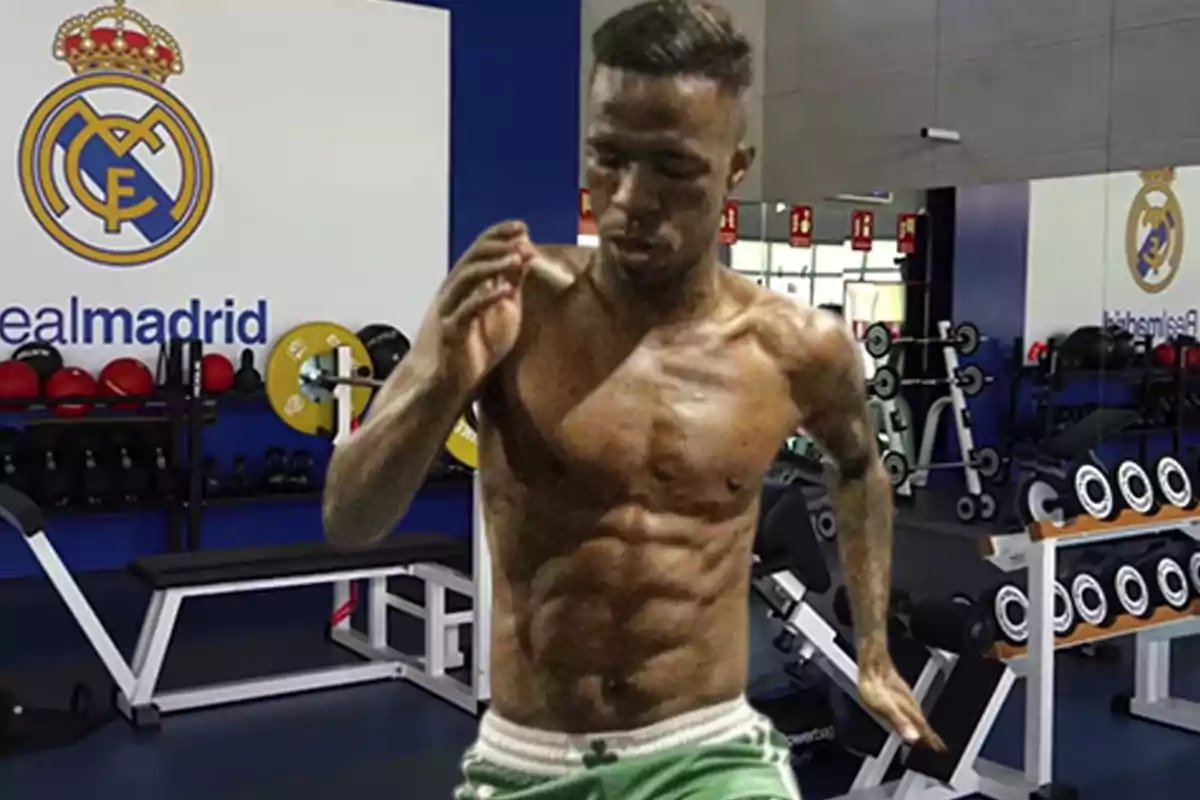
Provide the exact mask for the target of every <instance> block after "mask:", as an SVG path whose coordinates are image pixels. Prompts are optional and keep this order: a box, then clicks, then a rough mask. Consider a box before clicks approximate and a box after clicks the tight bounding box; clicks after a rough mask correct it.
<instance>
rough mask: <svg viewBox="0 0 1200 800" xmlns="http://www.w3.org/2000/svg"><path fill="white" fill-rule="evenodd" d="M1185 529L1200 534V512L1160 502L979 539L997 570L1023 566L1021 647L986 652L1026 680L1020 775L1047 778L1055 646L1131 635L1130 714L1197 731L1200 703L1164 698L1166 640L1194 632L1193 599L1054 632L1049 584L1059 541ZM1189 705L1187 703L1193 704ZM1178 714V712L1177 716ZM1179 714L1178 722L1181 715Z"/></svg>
mask: <svg viewBox="0 0 1200 800" xmlns="http://www.w3.org/2000/svg"><path fill="white" fill-rule="evenodd" d="M1177 530H1179V531H1184V532H1185V533H1187V534H1188V535H1189V536H1191V537H1192V538H1193V539H1200V510H1184V509H1180V508H1176V507H1173V506H1164V507H1163V508H1161V509H1159V510H1158V512H1157V513H1155V514H1153V515H1145V514H1138V513H1135V512H1132V511H1130V510H1128V509H1127V510H1124V511H1122V512H1120V513H1119V514H1118V515H1117V517H1116V518H1115V519H1113V520H1111V521H1103V520H1097V519H1093V518H1091V517H1079V518H1076V519H1073V520H1070V521H1068V522H1065V523H1062V524H1060V525H1056V524H1054V523H1051V522H1034V523H1031V524H1030V525H1029V526H1027V527H1026V528H1025V529H1024V530H1021V531H1016V532H1014V533H1010V534H1006V535H999V536H989V537H986V538H984V539H983V540H981V542H980V550H981V554H982V556H983V557H984V558H985V559H987V560H988V561H991V562H992V563H993V564H995V565H996V566H997V567H999V568H1000V569H1002V570H1004V571H1006V572H1012V571H1016V570H1020V569H1027V570H1028V598H1029V610H1028V627H1029V639H1028V642H1027V644H1026V645H1024V646H1021V647H1017V646H1012V645H1007V644H1005V645H997V646H996V647H995V648H994V650H993V652H994V653H995V654H996V655H997V656H999V657H1000V658H1001V659H1003V660H1005V661H1008V662H1009V663H1010V664H1012V665H1013V667H1014V669H1017V670H1018V671H1019V672H1020V673H1021V674H1022V675H1023V676H1024V677H1025V680H1026V692H1025V777H1026V779H1027V780H1028V781H1029V782H1030V783H1031V784H1033V785H1035V786H1046V785H1048V784H1050V783H1051V780H1052V776H1053V766H1054V757H1053V756H1054V748H1053V742H1054V657H1055V653H1056V652H1057V651H1058V650H1060V649H1066V648H1069V647H1073V646H1077V645H1081V644H1085V643H1088V642H1093V641H1099V640H1101V639H1110V638H1114V637H1117V636H1123V635H1127V634H1133V635H1134V637H1135V639H1136V642H1137V644H1136V651H1137V653H1136V658H1135V679H1134V683H1135V686H1136V693H1135V695H1134V696H1133V697H1132V698H1130V702H1129V704H1128V706H1129V708H1130V713H1133V714H1136V715H1137V716H1139V717H1141V718H1145V719H1150V720H1153V721H1164V720H1169V721H1168V722H1167V724H1172V725H1175V726H1176V727H1182V728H1185V729H1187V730H1191V731H1194V732H1197V733H1200V705H1196V704H1190V705H1189V706H1188V709H1187V710H1186V712H1182V711H1179V710H1178V708H1179V707H1181V706H1182V705H1184V704H1187V701H1183V700H1181V699H1179V698H1174V697H1171V696H1170V690H1169V680H1168V678H1169V673H1170V642H1171V640H1172V639H1174V638H1181V637H1184V636H1192V635H1196V634H1198V633H1200V601H1197V600H1193V602H1192V604H1191V606H1190V607H1189V608H1187V609H1185V610H1183V611H1172V610H1169V609H1164V608H1160V609H1157V610H1155V612H1154V613H1153V614H1151V615H1150V617H1149V618H1147V619H1139V618H1137V617H1131V616H1128V615H1122V616H1119V617H1118V618H1117V619H1116V621H1115V622H1114V623H1113V624H1112V625H1111V626H1109V627H1107V628H1098V627H1093V626H1091V625H1088V624H1086V623H1082V622H1081V623H1080V624H1079V625H1078V627H1077V628H1076V629H1075V630H1074V631H1073V632H1072V633H1071V634H1070V635H1069V636H1065V637H1062V638H1061V639H1058V638H1056V637H1055V635H1054V583H1055V577H1056V575H1057V572H1058V550H1059V548H1060V547H1074V546H1080V545H1089V544H1093V543H1097V542H1103V541H1112V540H1117V539H1130V538H1134V537H1139V536H1146V535H1153V534H1165V533H1167V532H1168V531H1177ZM1193 706H1194V708H1193ZM1181 714H1182V715H1183V717H1181V716H1180V715H1181ZM1181 719H1182V721H1181Z"/></svg>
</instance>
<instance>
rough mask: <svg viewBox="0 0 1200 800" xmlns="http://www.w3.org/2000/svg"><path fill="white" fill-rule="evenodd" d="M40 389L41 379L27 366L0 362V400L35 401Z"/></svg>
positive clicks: (13, 362)
mask: <svg viewBox="0 0 1200 800" xmlns="http://www.w3.org/2000/svg"><path fill="white" fill-rule="evenodd" d="M41 388H42V379H41V378H40V377H39V376H38V374H37V370H35V369H34V368H33V367H31V366H30V365H29V364H26V363H25V362H24V361H2V362H0V399H4V400H35V399H37V396H38V394H39V393H40V392H41ZM0 405H3V404H0Z"/></svg>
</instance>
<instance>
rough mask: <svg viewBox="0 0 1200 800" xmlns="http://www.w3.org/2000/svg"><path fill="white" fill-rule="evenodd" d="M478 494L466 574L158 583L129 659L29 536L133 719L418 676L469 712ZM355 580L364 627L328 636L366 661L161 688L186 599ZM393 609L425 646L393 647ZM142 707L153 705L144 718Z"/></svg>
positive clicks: (482, 588)
mask: <svg viewBox="0 0 1200 800" xmlns="http://www.w3.org/2000/svg"><path fill="white" fill-rule="evenodd" d="M336 354H337V357H336V374H337V375H339V376H341V377H350V376H351V370H352V367H353V363H352V360H351V358H350V348H348V347H339V348H337V351H336ZM349 389H350V387H349V386H348V385H340V386H338V387H337V388H336V389H335V390H334V399H335V403H336V407H335V427H336V431H335V435H334V440H333V441H334V445H335V446H337V445H339V444H341V443H343V442H344V441H345V440H346V437H347V436H349V434H350V432H351V429H352V415H351V404H350V397H349ZM473 492H474V500H473V502H474V505H475V517H474V524H475V534H474V544H473V555H474V559H473V565H474V566H473V572H474V574H473V575H464V574H462V573H460V572H458V571H456V570H453V569H450V568H448V567H446V566H444V565H440V564H435V563H415V564H404V565H389V566H383V567H373V568H363V569H347V570H338V571H334V572H324V573H312V574H306V575H291V576H287V577H282V578H267V579H259V580H242V581H229V582H224V583H215V584H208V585H201V586H183V587H176V588H170V589H159V590H156V591H155V592H154V593H153V594H152V596H151V598H150V604H149V607H148V608H147V610H146V616H145V618H144V620H143V622H142V629H141V633H140V635H139V636H138V641H137V645H136V647H135V649H134V653H133V656H132V658H130V659H126V658H125V656H124V655H123V654H122V653H121V651H120V649H119V648H118V647H117V645H116V643H115V642H114V641H113V639H112V637H111V636H110V635H109V633H108V630H107V629H106V628H105V627H104V624H103V623H102V622H101V621H100V618H99V617H98V616H97V615H96V612H95V610H94V609H93V608H92V606H91V604H90V603H89V602H88V600H87V598H86V597H85V596H84V594H83V592H82V590H81V589H80V588H79V584H78V583H77V582H76V581H75V578H74V577H73V576H72V575H71V573H70V571H69V570H68V569H67V567H66V565H65V564H64V563H63V561H62V559H61V558H60V557H59V555H58V552H57V551H56V550H55V549H54V546H53V545H52V544H51V543H50V539H49V538H48V537H47V536H46V533H45V531H37V532H35V533H33V534H31V535H29V536H26V537H24V539H25V541H26V542H28V543H29V548H30V550H31V551H32V552H33V555H34V557H35V558H37V560H38V563H39V564H41V566H42V569H43V571H44V572H45V573H46V575H47V577H48V578H49V579H50V582H51V584H52V585H53V586H54V588H55V590H56V591H57V592H58V594H59V596H60V597H61V598H62V600H63V602H64V603H65V604H66V606H67V609H68V610H69V611H70V612H71V615H72V616H73V617H75V621H76V622H77V623H78V624H79V627H80V629H81V630H82V631H83V633H84V636H86V637H87V639H88V642H89V643H90V644H91V646H92V648H93V649H94V650H95V651H96V655H97V656H99V658H100V660H101V662H103V664H104V667H105V669H106V670H107V671H108V673H109V675H110V676H111V677H112V679H113V683H114V684H115V686H116V693H115V703H116V706H117V708H118V710H119V711H120V712H121V713H122V714H123V715H124V716H125V717H126V718H128V719H130V720H131V721H133V722H134V723H135V724H140V723H141V722H142V721H147V722H151V723H152V722H154V721H156V720H157V717H158V716H159V715H161V714H169V713H173V712H177V711H186V710H189V709H195V708H204V707H209V706H215V705H222V704H225V703H233V702H239V701H243V700H254V699H259V698H264V697H279V696H283V695H289V694H295V693H298V692H306V691H312V690H315V689H327V688H332V687H336V686H352V685H355V684H360V683H367V682H372V681H380V680H397V679H400V680H408V681H411V682H412V683H414V684H416V685H418V686H420V687H422V688H423V689H426V690H427V691H429V692H431V693H432V694H434V695H437V696H438V697H440V698H442V699H444V700H446V701H447V702H450V703H453V704H454V705H456V706H458V707H459V708H461V709H463V710H464V711H467V712H468V713H470V714H476V713H478V711H479V703H480V702H481V701H486V700H488V699H489V697H490V682H489V674H488V666H489V664H490V660H491V659H490V655H489V653H490V643H491V620H490V611H491V572H490V563H491V562H490V557H489V554H488V550H487V539H486V537H485V536H484V535H483V513H482V509H481V507H480V503H479V497H480V485H479V475H478V473H476V476H475V479H474V484H473ZM396 577H409V578H414V579H416V580H418V581H420V583H421V585H422V587H423V595H424V596H423V602H421V603H414V602H412V601H410V600H408V599H406V598H404V597H400V596H399V595H396V594H393V593H392V592H391V591H390V590H389V589H388V580H389V579H391V578H396ZM357 581H365V582H366V584H367V591H366V614H365V617H366V630H365V631H363V630H359V629H357V628H355V627H354V625H353V620H352V619H351V618H350V617H349V616H346V617H345V618H344V619H342V620H341V621H339V622H338V623H337V624H336V625H333V626H331V627H330V630H329V635H330V639H331V640H332V641H333V642H335V643H337V644H339V645H340V646H342V647H344V648H346V649H347V650H350V651H351V652H353V653H355V654H357V655H359V656H361V657H362V658H363V659H364V663H361V664H349V665H345V666H338V667H330V668H326V669H316V670H306V671H300V672H293V673H290V674H283V675H272V676H269V677H265V678H256V679H249V680H241V681H231V682H226V683H218V684H211V685H207V686H198V687H193V688H188V689H181V690H174V691H161V690H159V688H158V681H159V677H160V675H161V673H162V667H163V664H164V662H165V660H166V655H167V649H168V648H169V646H170V644H171V636H172V634H173V633H174V631H175V624H176V622H177V620H178V618H179V610H180V607H181V606H182V605H183V601H184V600H186V599H188V598H192V597H207V596H213V595H222V594H235V593H240V592H256V591H264V590H268V589H286V588H294V587H299V586H313V585H318V584H332V585H333V602H334V608H335V609H337V608H342V607H343V606H344V604H345V603H347V602H348V601H349V600H350V598H351V590H350V587H351V585H352V584H353V583H354V582H357ZM451 593H454V594H458V595H461V596H464V597H467V598H469V599H470V601H471V603H470V607H469V608H468V609H466V610H463V611H457V612H451V611H449V609H448V603H447V601H448V599H449V597H448V596H449V594H451ZM391 610H396V611H400V612H402V613H404V614H407V615H408V616H410V617H415V618H417V619H420V620H422V621H423V622H424V637H423V642H422V645H423V646H422V649H421V652H420V653H408V652H403V651H401V650H398V649H396V648H394V647H392V646H391V644H390V640H389V635H388V633H389V632H388V616H389V611H391ZM464 625H471V626H472V632H473V635H474V647H473V650H472V653H473V656H474V657H473V659H472V660H473V661H474V664H473V665H470V668H469V669H468V672H467V675H466V676H465V677H464V678H462V679H460V678H457V677H454V676H452V675H451V674H450V671H451V670H456V669H459V668H463V667H467V666H468V665H467V664H466V657H465V654H464V653H463V650H462V647H461V629H462V627H463V626H464ZM143 712H148V713H147V714H146V716H145V717H143Z"/></svg>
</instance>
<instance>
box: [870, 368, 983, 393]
mask: <svg viewBox="0 0 1200 800" xmlns="http://www.w3.org/2000/svg"><path fill="white" fill-rule="evenodd" d="M993 380H994V379H993V378H992V377H991V376H988V375H984V374H983V370H982V369H980V368H979V367H978V366H977V365H975V364H967V365H966V366H964V367H958V368H956V369H955V370H954V375H953V376H952V377H949V378H901V377H900V373H898V372H896V370H894V369H892V368H891V367H888V366H881V367H877V368H876V369H875V374H874V375H872V376H871V380H870V381H868V383H867V389H868V390H869V391H870V393H871V394H872V395H874V396H875V397H878V398H879V399H880V400H891V399H892V398H894V397H896V396H897V395H899V394H900V388H901V387H903V386H957V387H958V388H960V389H962V393H963V394H965V395H966V396H967V397H975V396H976V395H978V394H979V393H980V392H982V391H983V387H984V386H987V385H988V384H990V383H992V381H993Z"/></svg>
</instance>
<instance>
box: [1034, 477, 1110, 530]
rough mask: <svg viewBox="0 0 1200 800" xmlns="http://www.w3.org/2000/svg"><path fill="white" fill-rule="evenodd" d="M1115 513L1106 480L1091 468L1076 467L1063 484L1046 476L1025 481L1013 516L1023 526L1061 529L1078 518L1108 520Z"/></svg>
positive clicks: (1106, 478)
mask: <svg viewBox="0 0 1200 800" xmlns="http://www.w3.org/2000/svg"><path fill="white" fill-rule="evenodd" d="M1119 511H1120V506H1119V505H1118V504H1117V500H1116V497H1115V496H1114V494H1113V488H1112V484H1111V483H1110V482H1109V480H1108V476H1107V475H1105V474H1104V470H1102V469H1100V468H1099V467H1097V466H1095V465H1094V464H1079V465H1077V466H1076V467H1074V468H1073V469H1072V470H1071V472H1070V473H1069V475H1068V476H1067V480H1065V481H1062V480H1058V479H1056V478H1051V477H1047V476H1034V477H1030V478H1026V479H1025V480H1023V481H1022V482H1021V485H1020V487H1019V489H1018V502H1017V514H1018V516H1019V517H1020V519H1021V521H1022V523H1024V524H1025V525H1029V524H1032V523H1034V522H1050V523H1053V524H1055V525H1062V524H1063V523H1065V522H1066V521H1067V520H1068V519H1072V518H1074V517H1077V516H1079V515H1080V514H1087V515H1089V516H1091V517H1093V518H1095V519H1098V520H1112V519H1115V518H1116V516H1117V514H1118V512H1119Z"/></svg>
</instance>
